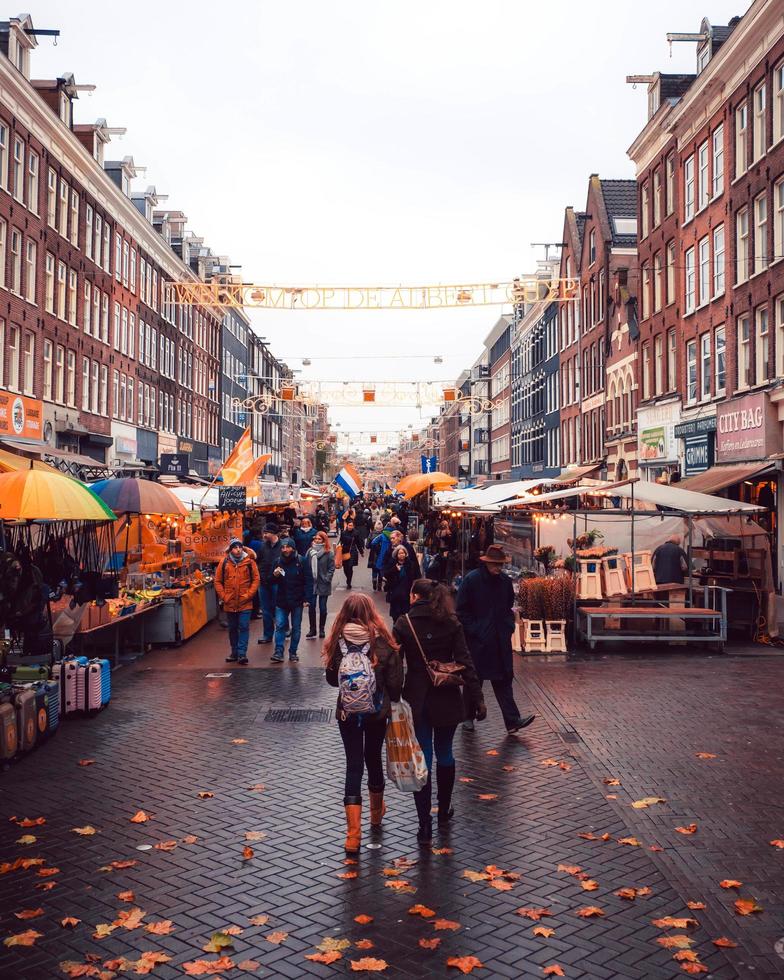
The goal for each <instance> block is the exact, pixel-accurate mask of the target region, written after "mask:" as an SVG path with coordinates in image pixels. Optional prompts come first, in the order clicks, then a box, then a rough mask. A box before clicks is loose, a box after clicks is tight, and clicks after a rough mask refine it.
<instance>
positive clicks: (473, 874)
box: [460, 869, 490, 884]
mask: <svg viewBox="0 0 784 980" xmlns="http://www.w3.org/2000/svg"><path fill="white" fill-rule="evenodd" d="M460 877H461V878H468V880H469V881H473V882H474V884H476V883H477V882H479V881H489V880H490V875H489V874H487V872H486V871H471V870H470V869H468V870H466V871H464V872H463V873H462V874H461V875H460Z"/></svg>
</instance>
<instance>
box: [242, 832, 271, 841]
mask: <svg viewBox="0 0 784 980" xmlns="http://www.w3.org/2000/svg"><path fill="white" fill-rule="evenodd" d="M266 836H267V835H266V833H265V832H264V831H263V830H246V831H245V840H250V841H254V842H255V841H260V840H264V838H265V837H266Z"/></svg>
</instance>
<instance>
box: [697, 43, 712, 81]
mask: <svg viewBox="0 0 784 980" xmlns="http://www.w3.org/2000/svg"><path fill="white" fill-rule="evenodd" d="M710 56H711V50H710V44H704V45H703V46H702V47H701V48H700V49H699V50H698V51H697V74H698V75H699V74H700V72H701V71H704V69H705V68H707V67H708V62H709V61H710Z"/></svg>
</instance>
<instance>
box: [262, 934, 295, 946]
mask: <svg viewBox="0 0 784 980" xmlns="http://www.w3.org/2000/svg"><path fill="white" fill-rule="evenodd" d="M264 938H265V939H266V940H267V942H268V943H272V945H273V946H279V945H280V944H281V943H283V942H285V941H286V940H287V939H288V938H289V934H288V933H287V932H271V933H269V934H268V935H266V936H265V937H264Z"/></svg>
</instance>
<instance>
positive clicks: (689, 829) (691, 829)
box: [675, 823, 697, 834]
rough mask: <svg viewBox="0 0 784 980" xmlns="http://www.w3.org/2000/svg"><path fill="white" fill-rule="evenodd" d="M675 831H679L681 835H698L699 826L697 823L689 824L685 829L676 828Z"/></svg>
mask: <svg viewBox="0 0 784 980" xmlns="http://www.w3.org/2000/svg"><path fill="white" fill-rule="evenodd" d="M675 829H676V830H677V831H678V833H679V834H696V833H697V824H696V823H689V824H686V826H685V827H676V828H675Z"/></svg>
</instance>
